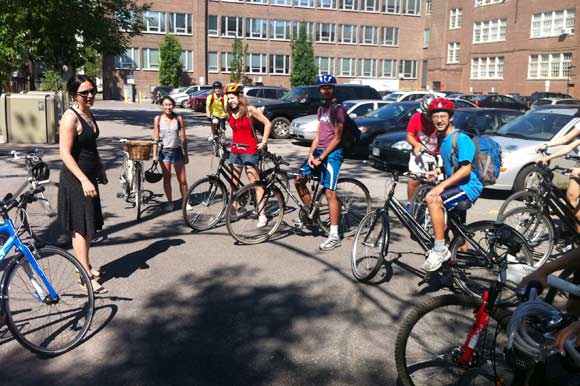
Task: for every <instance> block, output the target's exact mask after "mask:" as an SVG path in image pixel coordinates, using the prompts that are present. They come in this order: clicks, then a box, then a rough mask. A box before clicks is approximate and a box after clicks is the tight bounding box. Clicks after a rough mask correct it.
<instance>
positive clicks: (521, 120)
mask: <svg viewBox="0 0 580 386" xmlns="http://www.w3.org/2000/svg"><path fill="white" fill-rule="evenodd" d="M577 111H578V108H576V107H565V108H563V107H553V108H542V109H535V110H530V111H529V112H528V113H526V114H524V115H522V116H520V117H518V118H516V119H514V120H513V121H511V122H509V123H507V124H506V125H504V126H502V127H501V128H500V129H499V130H498V131H497V134H496V135H493V136H492V138H493V139H494V140H495V141H497V143H499V145H500V146H501V150H502V161H503V162H502V168H501V173H500V175H499V178H498V179H497V182H496V183H495V184H494V185H492V186H490V188H493V189H500V190H514V191H519V190H522V189H524V188H525V187H529V186H530V182H531V183H533V179H534V175H536V172H537V168H536V166H535V161H536V160H537V159H538V157H539V155H538V154H537V153H536V150H535V149H536V147H537V146H538V145H541V144H543V143H546V142H548V141H550V140H552V139H557V138H560V137H562V136H563V135H565V134H566V133H568V132H569V131H570V130H571V129H572V128H573V127H574V126H576V125H578V124H580V118H579V117H575V116H574V115H575V114H576V112H577ZM558 149H559V147H554V148H550V152H555V151H557V150H558ZM553 162H554V163H555V164H558V165H560V166H564V167H571V166H574V165H573V163H572V161H569V160H565V159H564V158H559V159H557V160H554V161H553ZM554 182H555V184H556V185H557V186H561V187H565V186H567V184H568V181H567V179H566V178H565V177H564V176H562V175H560V174H556V177H555V181H554Z"/></svg>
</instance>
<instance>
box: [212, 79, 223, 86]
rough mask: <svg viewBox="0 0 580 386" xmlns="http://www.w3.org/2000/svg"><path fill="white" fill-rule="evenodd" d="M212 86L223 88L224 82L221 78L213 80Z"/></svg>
mask: <svg viewBox="0 0 580 386" xmlns="http://www.w3.org/2000/svg"><path fill="white" fill-rule="evenodd" d="M211 87H212V88H222V82H220V81H219V80H216V81H215V82H213V83H212V84H211Z"/></svg>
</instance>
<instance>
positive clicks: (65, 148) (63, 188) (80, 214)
mask: <svg viewBox="0 0 580 386" xmlns="http://www.w3.org/2000/svg"><path fill="white" fill-rule="evenodd" d="M67 90H68V92H69V94H70V95H71V97H72V98H73V102H75V103H74V105H73V106H72V107H71V108H70V109H68V110H67V111H66V112H65V113H64V114H63V116H62V119H61V122H60V133H59V137H60V140H59V149H60V157H61V159H62V161H63V163H64V167H63V168H62V170H61V172H60V186H59V192H58V218H59V220H60V221H61V222H62V224H64V225H65V226H66V227H67V228H68V229H69V230H70V231H71V232H72V245H73V249H74V252H75V255H76V257H77V259H79V261H80V262H81V264H82V265H83V267H84V268H85V269H86V270H87V272H88V273H89V276H90V278H91V280H92V284H93V290H94V292H95V293H96V294H103V293H106V292H108V291H107V290H106V289H105V288H104V287H103V286H101V285H100V284H99V282H98V278H99V276H100V272H99V270H97V269H95V268H93V266H92V265H91V262H90V260H89V247H90V245H91V240H92V238H93V236H94V234H95V232H96V231H98V230H100V229H102V227H103V213H102V210H101V201H100V198H99V189H98V185H97V183H98V182H102V183H106V182H107V176H106V174H105V168H104V167H103V164H102V163H101V158H100V157H99V153H98V151H97V137H98V136H99V127H98V126H97V123H96V122H95V119H94V117H93V115H92V114H91V107H92V106H93V104H94V102H95V94H96V93H97V88H96V86H95V83H94V82H93V81H92V80H91V79H90V78H89V77H87V76H85V75H76V76H73V77H72V78H71V79H70V80H69V81H68V83H67Z"/></svg>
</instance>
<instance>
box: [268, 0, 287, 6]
mask: <svg viewBox="0 0 580 386" xmlns="http://www.w3.org/2000/svg"><path fill="white" fill-rule="evenodd" d="M270 5H280V6H283V7H291V6H292V0H270Z"/></svg>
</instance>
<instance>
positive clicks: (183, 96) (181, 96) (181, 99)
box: [170, 84, 212, 107]
mask: <svg viewBox="0 0 580 386" xmlns="http://www.w3.org/2000/svg"><path fill="white" fill-rule="evenodd" d="M211 89H212V87H211V85H210V84H206V85H203V86H200V85H193V86H189V87H186V88H185V89H184V90H183V91H182V92H179V93H176V94H173V95H170V96H171V97H172V98H173V100H174V101H175V105H177V106H180V107H189V97H190V95H191V94H193V93H195V92H197V91H201V90H211Z"/></svg>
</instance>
